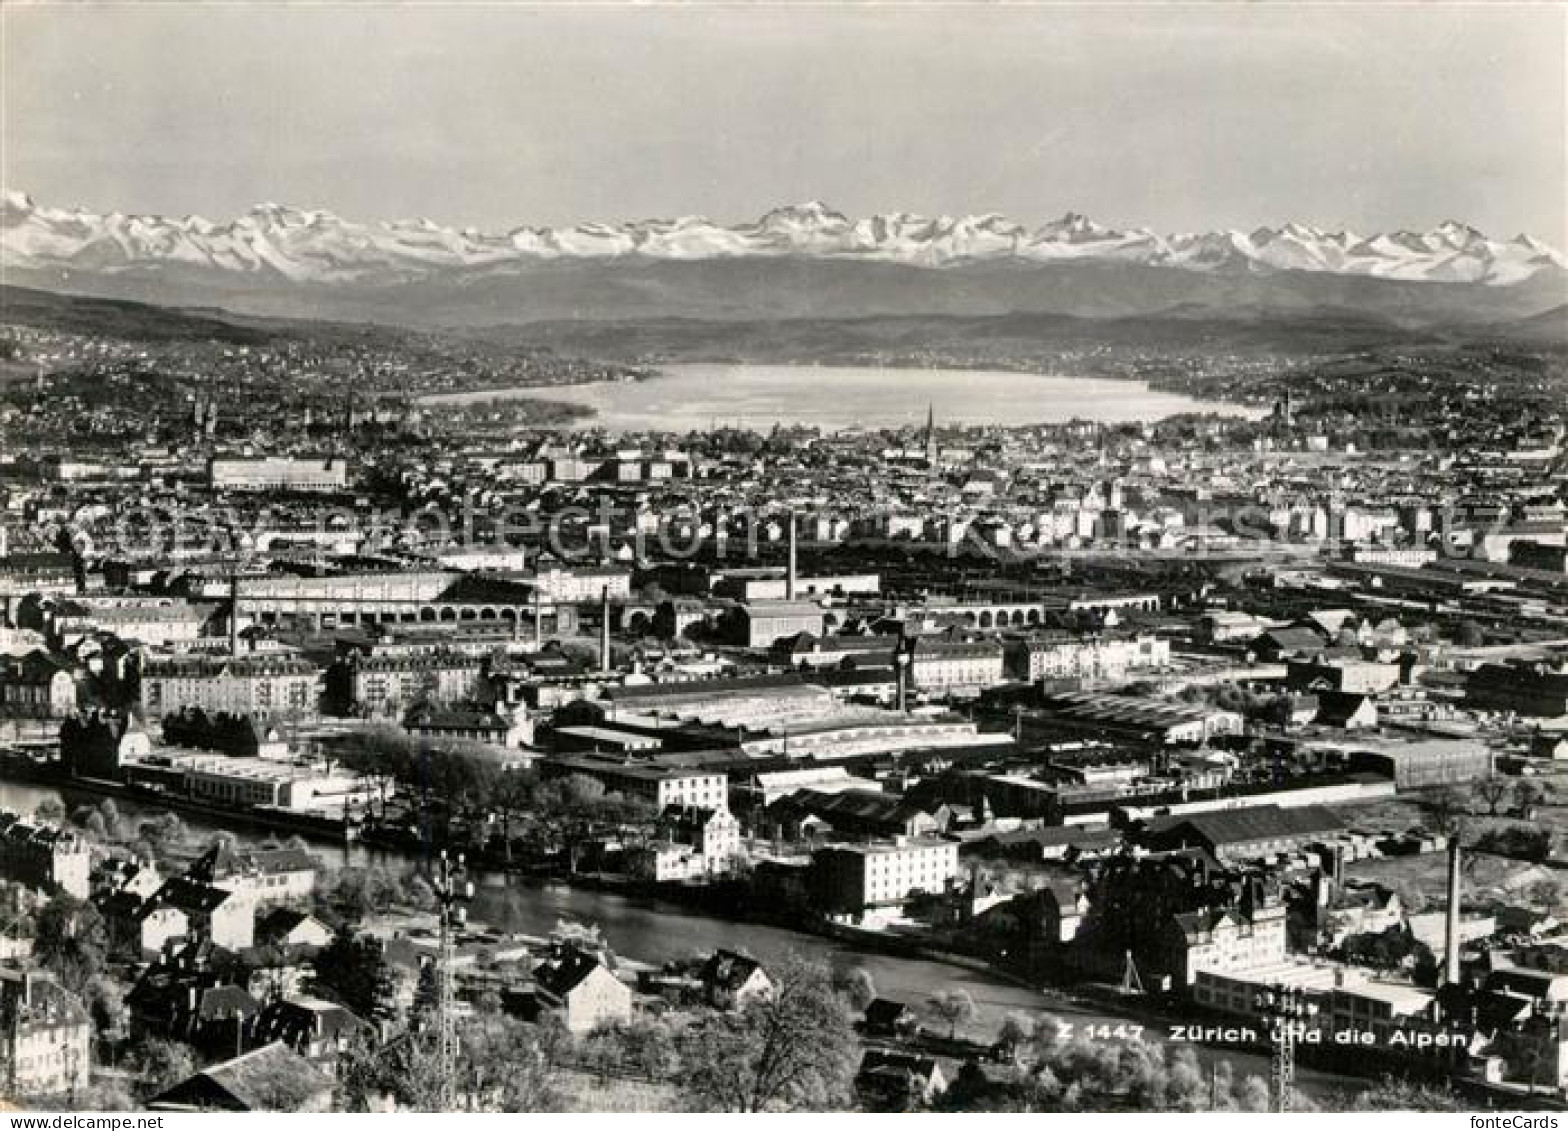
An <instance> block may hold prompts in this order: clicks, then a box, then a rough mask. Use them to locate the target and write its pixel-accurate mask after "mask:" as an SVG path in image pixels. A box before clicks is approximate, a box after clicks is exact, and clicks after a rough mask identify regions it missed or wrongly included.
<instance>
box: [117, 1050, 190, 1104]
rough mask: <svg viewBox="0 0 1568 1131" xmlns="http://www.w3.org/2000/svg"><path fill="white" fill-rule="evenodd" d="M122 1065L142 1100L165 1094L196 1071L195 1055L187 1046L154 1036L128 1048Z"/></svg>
mask: <svg viewBox="0 0 1568 1131" xmlns="http://www.w3.org/2000/svg"><path fill="white" fill-rule="evenodd" d="M126 1062H127V1067H129V1068H130V1069H131V1072H132V1074H133V1075H135V1077H136V1083H137V1088H138V1089H139V1090H140V1092H141V1094H142V1096H143V1098H144V1099H151V1098H152V1097H153V1096H156V1095H158V1094H160V1093H162V1092H166V1091H168V1090H169V1089H170V1088H172V1087H174V1085H176V1084H178V1083H179V1082H180V1081H181V1080H184V1079H186V1078H187V1077H188V1076H190V1075H192V1074H193V1073H194V1072H195V1071H196V1054H195V1053H193V1052H192V1051H191V1048H190V1046H189V1045H182V1044H180V1043H179V1042H177V1041H165V1040H162V1039H161V1038H158V1037H150V1038H148V1039H146V1040H144V1041H140V1042H138V1043H137V1044H136V1045H134V1046H132V1048H131V1051H130V1055H129V1056H127V1058H126Z"/></svg>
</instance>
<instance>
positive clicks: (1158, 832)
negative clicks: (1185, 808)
mask: <svg viewBox="0 0 1568 1131" xmlns="http://www.w3.org/2000/svg"><path fill="white" fill-rule="evenodd" d="M1183 827H1185V830H1186V831H1187V832H1189V833H1190V834H1191V836H1192V837H1193V839H1195V840H1197V841H1198V842H1200V843H1203V844H1208V845H1213V846H1215V847H1220V846H1223V845H1227V844H1245V843H1247V842H1249V841H1254V840H1276V839H1280V838H1283V837H1311V836H1330V835H1334V834H1338V833H1342V832H1344V831H1345V822H1344V821H1342V820H1341V819H1340V818H1339V817H1338V815H1336V814H1335V813H1334V812H1332V811H1331V810H1329V809H1326V808H1324V807H1323V806H1321V805H1303V806H1301V807H1299V808H1293V809H1282V808H1280V807H1279V806H1278V805H1255V806H1252V807H1250V808H1246V809H1217V810H1214V811H1212V812H1208V813H1188V814H1184V815H1179V816H1173V817H1160V818H1156V819H1155V820H1153V821H1150V822H1149V826H1148V835H1149V836H1151V837H1168V836H1169V835H1170V834H1172V833H1174V832H1177V831H1178V830H1182V829H1183Z"/></svg>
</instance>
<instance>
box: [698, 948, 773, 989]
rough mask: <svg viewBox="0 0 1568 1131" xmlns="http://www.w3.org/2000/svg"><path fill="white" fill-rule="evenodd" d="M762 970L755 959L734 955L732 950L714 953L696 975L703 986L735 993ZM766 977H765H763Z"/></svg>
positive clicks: (760, 964)
mask: <svg viewBox="0 0 1568 1131" xmlns="http://www.w3.org/2000/svg"><path fill="white" fill-rule="evenodd" d="M761 969H762V963H760V962H758V961H757V960H756V959H755V958H751V957H749V956H747V955H744V954H736V953H735V952H734V951H733V950H717V951H714V953H713V957H712V958H710V959H708V961H707V962H705V963H703V966H702V970H701V971H700V972H699V973H698V977H700V978H701V979H702V980H703V982H704V984H706V985H709V986H712V987H713V988H714V989H718V990H726V991H728V992H730V993H733V992H735V991H736V990H738V989H740V988H741V987H742V986H744V985H745V984H746V983H747V981H749V980H750V979H751V977H752V975H754V974H756V973H757V971H759V970H761ZM764 976H766V975H764Z"/></svg>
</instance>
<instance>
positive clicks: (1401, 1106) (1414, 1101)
mask: <svg viewBox="0 0 1568 1131" xmlns="http://www.w3.org/2000/svg"><path fill="white" fill-rule="evenodd" d="M1333 1106H1334V1108H1335V1109H1336V1110H1339V1111H1464V1110H1465V1108H1464V1107H1463V1106H1462V1105H1461V1104H1460V1102H1459V1097H1458V1096H1456V1095H1454V1093H1453V1092H1452V1091H1450V1090H1449V1089H1447V1088H1443V1087H1438V1086H1434V1085H1431V1084H1415V1083H1411V1082H1410V1081H1409V1080H1396V1079H1394V1078H1393V1077H1392V1076H1385V1077H1383V1079H1381V1080H1380V1081H1378V1082H1377V1084H1376V1085H1374V1086H1373V1087H1370V1088H1368V1089H1367V1090H1366V1091H1364V1092H1355V1093H1352V1094H1349V1095H1344V1096H1340V1097H1339V1100H1338V1102H1336V1103H1335V1104H1334V1105H1333Z"/></svg>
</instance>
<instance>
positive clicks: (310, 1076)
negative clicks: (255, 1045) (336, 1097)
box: [152, 1041, 332, 1111]
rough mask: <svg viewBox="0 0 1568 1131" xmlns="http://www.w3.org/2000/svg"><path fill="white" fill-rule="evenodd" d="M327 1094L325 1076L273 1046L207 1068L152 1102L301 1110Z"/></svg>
mask: <svg viewBox="0 0 1568 1131" xmlns="http://www.w3.org/2000/svg"><path fill="white" fill-rule="evenodd" d="M331 1090H332V1080H331V1078H330V1077H328V1076H327V1075H326V1074H325V1073H323V1072H321V1071H320V1070H319V1069H317V1068H316V1067H315V1066H314V1065H313V1064H311V1063H310V1061H308V1060H306V1059H305V1058H304V1057H302V1056H300V1055H299V1054H298V1053H297V1052H295V1051H294V1050H293V1049H291V1048H289V1047H288V1046H287V1045H285V1044H283V1043H282V1042H281V1041H273V1042H272V1043H271V1044H269V1045H263V1046H262V1047H261V1048H259V1049H252V1050H251V1051H250V1052H248V1053H245V1054H243V1055H241V1056H237V1057H235V1058H234V1059H233V1060H226V1061H223V1062H222V1063H221V1064H213V1065H209V1066H208V1067H207V1068H204V1069H202V1070H201V1071H200V1072H198V1073H196V1074H195V1075H194V1076H191V1077H189V1078H187V1079H185V1080H182V1081H180V1083H178V1084H176V1085H174V1087H172V1088H170V1089H169V1090H168V1091H166V1092H164V1093H163V1094H162V1095H161V1096H158V1097H157V1098H155V1099H154V1100H153V1101H152V1102H153V1106H155V1107H164V1108H170V1107H173V1108H188V1107H193V1108H204V1109H217V1110H224V1111H303V1110H306V1109H307V1108H308V1107H311V1106H314V1105H316V1104H318V1103H320V1101H321V1099H322V1097H323V1096H324V1095H325V1094H327V1093H330V1092H331Z"/></svg>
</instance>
